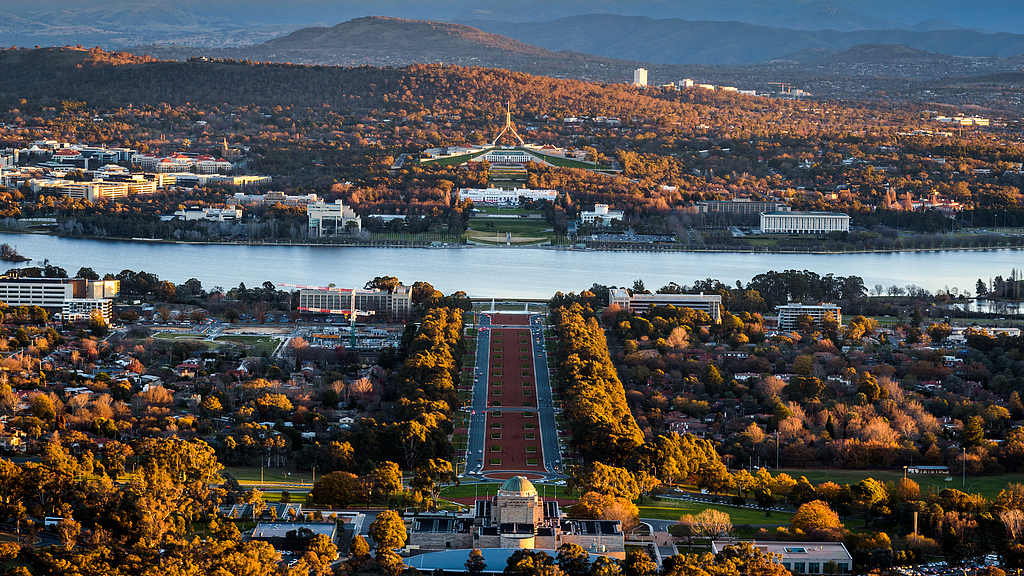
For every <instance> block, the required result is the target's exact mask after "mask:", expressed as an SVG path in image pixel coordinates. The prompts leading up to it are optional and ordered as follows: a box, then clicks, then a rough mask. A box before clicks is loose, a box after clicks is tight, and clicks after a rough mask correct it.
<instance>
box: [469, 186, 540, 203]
mask: <svg viewBox="0 0 1024 576" xmlns="http://www.w3.org/2000/svg"><path fill="white" fill-rule="evenodd" d="M520 198H529V199H530V200H547V201H549V202H554V201H555V200H557V199H558V191H557V190H531V189H529V188H516V189H513V190H505V189H503V188H460V189H459V200H472V201H473V203H474V204H519V199H520Z"/></svg>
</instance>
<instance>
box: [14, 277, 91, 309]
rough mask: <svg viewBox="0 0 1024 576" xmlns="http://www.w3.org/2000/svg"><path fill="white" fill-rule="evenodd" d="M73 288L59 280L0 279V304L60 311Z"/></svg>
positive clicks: (71, 295) (71, 294)
mask: <svg viewBox="0 0 1024 576" xmlns="http://www.w3.org/2000/svg"><path fill="white" fill-rule="evenodd" d="M73 297H74V286H73V285H72V284H70V283H68V282H66V281H64V280H62V279H60V278H0V302H4V303H6V304H7V305H8V306H40V307H42V308H52V309H61V308H63V306H64V301H65V300H70V299H71V298H73Z"/></svg>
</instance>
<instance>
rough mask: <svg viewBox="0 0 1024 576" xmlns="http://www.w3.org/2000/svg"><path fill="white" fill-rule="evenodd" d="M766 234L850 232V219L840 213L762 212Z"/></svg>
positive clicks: (762, 224)
mask: <svg viewBox="0 0 1024 576" xmlns="http://www.w3.org/2000/svg"><path fill="white" fill-rule="evenodd" d="M761 231H762V232H764V233H765V234H827V233H828V232H849V231H850V217H849V216H848V215H846V214H842V213H839V212H762V213H761Z"/></svg>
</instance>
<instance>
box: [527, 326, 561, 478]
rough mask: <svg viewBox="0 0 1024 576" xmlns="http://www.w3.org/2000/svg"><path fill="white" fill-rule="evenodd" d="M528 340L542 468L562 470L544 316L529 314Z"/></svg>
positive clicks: (552, 470)
mask: <svg viewBox="0 0 1024 576" xmlns="http://www.w3.org/2000/svg"><path fill="white" fill-rule="evenodd" d="M530 341H531V342H532V344H533V372H534V375H535V376H536V379H537V380H536V381H537V413H538V415H539V416H540V440H541V447H542V450H543V453H544V469H545V470H547V471H548V472H549V473H551V472H554V473H560V472H561V471H562V449H561V446H559V442H558V425H557V424H556V423H555V404H554V400H553V399H552V397H551V375H550V374H549V373H548V354H547V350H546V349H545V346H544V316H543V315H540V314H535V315H533V316H530Z"/></svg>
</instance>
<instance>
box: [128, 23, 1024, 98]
mask: <svg viewBox="0 0 1024 576" xmlns="http://www.w3.org/2000/svg"><path fill="white" fill-rule="evenodd" d="M623 18H624V17H611V16H600V17H593V19H594V20H597V21H599V23H600V24H603V25H606V26H608V27H609V28H613V27H614V25H615V23H616V22H617V21H618V20H621V19H623ZM588 20H590V19H588ZM627 20H628V22H630V23H632V24H633V25H636V26H637V27H638V28H643V26H639V25H638V23H637V22H636V20H637V19H636V18H630V19H627ZM681 22H683V23H684V24H693V29H692V30H691V31H690V34H689V35H690V36H692V38H690V39H689V40H688V41H687V42H689V43H687V42H684V41H683V40H679V41H675V40H674V37H673V38H667V39H666V38H664V37H663V36H658V35H659V34H664V33H665V32H666V30H668V29H669V28H668V27H665V28H658V27H657V26H648V27H647V28H648V32H649V33H650V34H651V35H652V36H651V37H644V38H643V40H644V44H646V45H649V46H650V48H649V49H648V51H647V52H642V53H639V52H637V49H636V48H631V44H630V42H628V41H626V40H623V39H622V38H616V37H615V34H616V32H613V31H612V30H610V29H609V30H603V31H598V30H597V29H596V25H595V24H593V23H590V24H589V25H588V26H583V25H580V26H577V27H576V28H573V27H572V26H566V27H565V29H566V30H567V32H566V36H565V38H563V39H562V40H563V41H564V42H565V43H567V44H574V43H577V42H579V43H587V45H588V46H590V47H591V48H593V49H601V47H599V46H591V44H590V43H589V35H591V34H593V35H597V36H598V37H603V38H605V39H606V40H605V44H607V48H606V49H605V52H606V53H616V52H618V51H619V49H627V51H628V50H629V49H632V50H633V52H632V53H635V54H638V55H639V54H644V55H647V56H650V58H649V59H630V58H611V57H606V56H595V55H590V54H585V53H583V52H577V51H570V50H560V51H554V50H549V49H547V48H542V47H539V46H536V45H533V44H528V43H525V42H523V41H520V40H516V39H513V38H509V37H507V36H502V35H499V34H492V33H489V32H483V31H481V30H479V29H477V28H473V27H470V26H465V25H461V24H451V23H445V22H426V21H421V20H404V19H398V18H382V17H368V18H357V19H354V20H350V21H348V22H343V23H341V24H338V25H336V26H333V27H329V28H328V27H310V28H303V29H301V30H297V31H295V32H292V33H291V34H288V35H286V36H283V37H280V38H276V39H273V40H269V41H267V42H264V43H262V44H257V45H253V46H244V47H238V48H209V47H189V46H181V45H147V46H139V47H136V48H134V49H132V50H131V52H132V53H134V54H140V55H141V54H146V55H150V56H154V57H156V58H161V59H166V60H186V59H188V58H191V57H212V58H230V59H235V60H255V61H270V62H291V63H295V64H323V65H343V66H360V65H371V66H405V65H409V64H414V63H443V64H459V65H463V66H483V67H488V68H505V69H508V70H516V71H520V72H526V73H529V74H537V75H544V76H553V77H561V78H578V79H586V80H595V81H603V82H624V81H629V80H630V79H631V78H632V71H633V69H635V68H637V67H641V66H642V67H644V68H647V69H648V70H650V78H651V82H652V83H664V82H668V81H675V80H679V79H681V78H688V77H693V78H703V79H704V80H705V81H720V82H721V81H724V82H728V81H729V79H730V78H732V79H734V80H733V81H736V82H741V81H742V80H740V79H741V78H747V79H748V80H749V81H753V80H754V79H755V78H756V77H757V76H758V75H761V74H764V73H767V71H768V70H777V71H778V70H782V71H786V72H792V73H796V74H806V73H811V74H815V75H825V76H862V77H865V76H866V77H883V78H912V79H918V80H928V79H935V78H942V77H945V76H950V77H963V76H976V75H979V74H992V73H1001V72H1007V71H1016V70H1019V69H1020V68H1021V65H1022V64H1024V57H1018V58H966V57H962V56H950V55H947V54H940V53H936V52H929V51H926V50H921V49H918V48H912V47H909V46H903V45H895V44H858V45H855V46H851V47H844V46H843V43H842V42H841V41H834V42H828V43H825V42H814V43H811V44H810V47H805V46H807V45H806V44H804V43H793V42H785V41H779V42H778V43H777V45H776V47H775V48H773V49H768V48H765V46H766V44H768V43H770V42H772V41H774V40H777V39H778V38H783V39H784V38H785V36H784V35H782V34H780V35H778V36H764V35H762V36H757V35H744V34H743V33H742V30H744V29H746V27H749V25H739V27H740V31H738V32H735V33H734V34H730V35H728V37H724V36H723V37H722V38H719V39H718V43H717V44H716V46H717V49H716V50H712V49H711V48H710V47H708V46H707V45H705V43H709V42H711V41H710V40H707V39H706V38H704V36H701V35H700V34H701V33H700V30H701V26H700V24H702V23H685V22H684V21H673V24H675V25H677V26H680V25H681V24H680V23H681ZM639 24H647V23H646V22H640V23H639ZM712 24H713V25H714V26H717V27H718V30H719V31H722V30H724V29H725V27H727V26H730V25H735V24H736V23H712ZM568 30H572V31H573V33H572V34H575V36H572V35H571V34H570V33H569V32H568ZM588 30H589V32H588ZM766 30H769V31H772V32H778V31H779V29H766ZM782 32H794V31H782ZM795 33H798V34H808V33H805V32H795ZM618 34H620V35H621V36H624V37H629V36H630V34H631V32H630V31H629V30H626V31H619V32H618ZM632 34H634V35H635V36H638V37H640V36H642V35H643V31H642V30H634V31H633V32H632ZM677 34H678V35H679V36H681V37H684V36H686V34H684V33H683V32H677ZM833 34H834V35H840V34H839V33H833ZM921 34H927V33H921ZM1005 36H1012V35H1005ZM574 38H575V39H574ZM655 38H660V40H658V39H655ZM1015 38H1016V37H1015ZM687 46H691V47H693V48H694V50H695V52H693V53H691V54H690V55H689V56H686V57H680V60H683V61H686V59H693V60H696V61H700V60H701V59H705V60H707V59H710V58H709V57H710V56H711V55H717V56H719V57H722V55H723V54H724V55H726V56H729V57H731V58H735V59H736V60H740V58H739V56H738V55H740V54H745V55H746V54H752V53H754V51H757V52H756V53H757V54H760V56H761V58H770V60H767V61H760V60H757V61H755V62H746V63H744V64H742V65H733V66H718V67H717V68H716V69H714V70H712V69H711V68H710V67H708V66H706V65H690V64H672V63H670V64H663V63H657V62H658V59H665V60H668V59H669V56H666V54H668V52H666V51H668V50H676V51H681V50H684V49H685V47H687ZM791 48H798V49H797V50H790V49H791ZM719 51H721V52H719ZM730 55H731V56H730ZM744 57H745V58H747V56H744ZM748 59H750V60H754V58H748ZM652 62H653V63H652ZM760 87H761V88H762V89H764V88H767V87H768V86H767V85H762V86H760Z"/></svg>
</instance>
